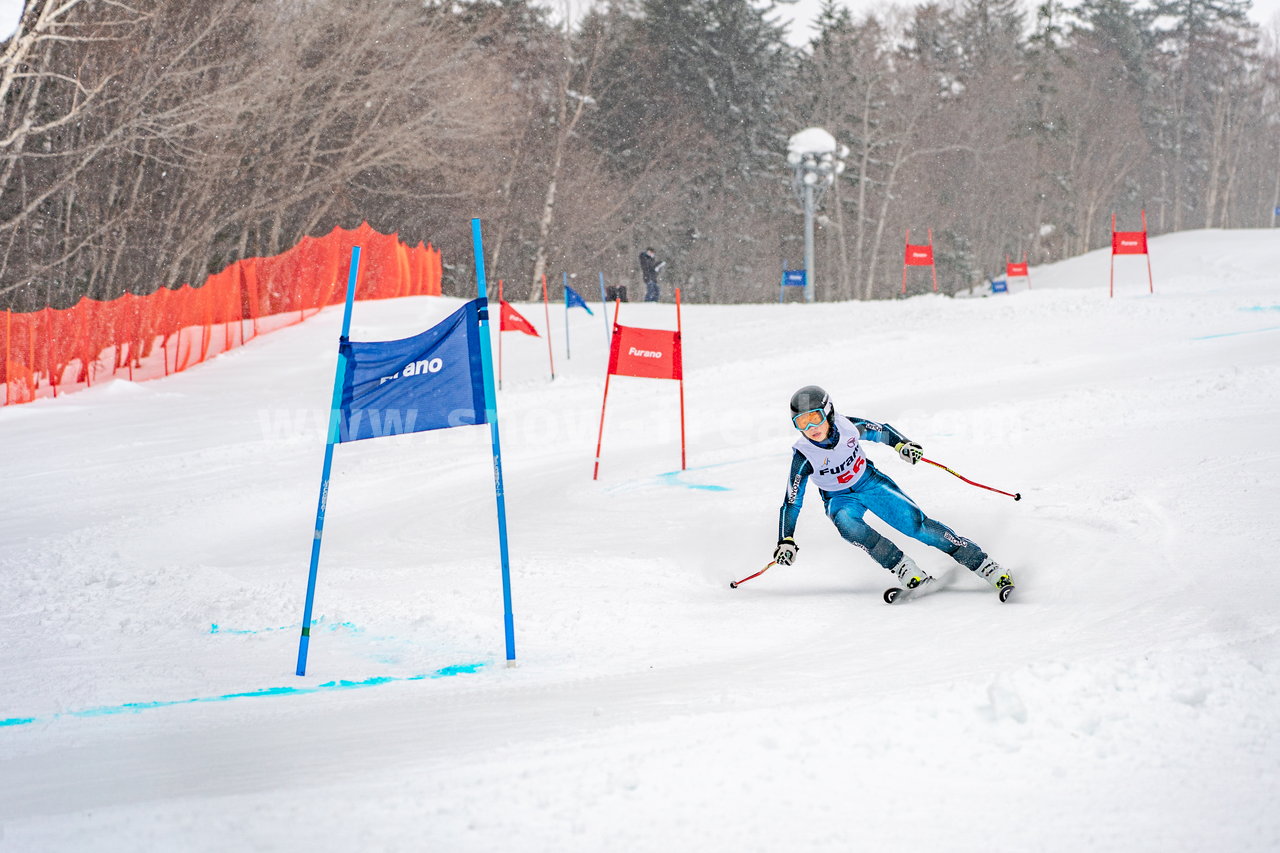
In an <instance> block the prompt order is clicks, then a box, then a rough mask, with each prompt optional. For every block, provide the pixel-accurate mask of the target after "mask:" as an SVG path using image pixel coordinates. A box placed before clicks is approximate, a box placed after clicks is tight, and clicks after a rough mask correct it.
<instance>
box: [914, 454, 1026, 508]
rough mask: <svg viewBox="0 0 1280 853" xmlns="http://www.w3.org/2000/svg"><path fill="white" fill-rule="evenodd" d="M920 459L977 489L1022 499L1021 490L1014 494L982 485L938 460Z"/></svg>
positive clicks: (1016, 499) (1018, 499)
mask: <svg viewBox="0 0 1280 853" xmlns="http://www.w3.org/2000/svg"><path fill="white" fill-rule="evenodd" d="M920 461H921V462H928V463H929V464H930V465H936V466H937V467H939V468H941V469H942V470H943V471H946V472H947V473H948V474H950V475H951V476H953V477H959V478H960V479H961V480H964V481H965V482H966V483H968V484H969V485H971V486H977V487H978V488H979V489H986V490H987V491H988V492H995V493H996V494H1000V495H1008V496H1009V497H1011V498H1013V499H1014V500H1015V501H1020V500H1022V492H1018V493H1017V494H1014V493H1013V492H1005V491H1001V490H1000V489H993V488H992V487H991V486H984V485H982V484H981V483H975V482H974V481H973V480H970V479H969V478H968V477H964V476H962V475H960V474H957V473H956V472H955V471H952V470H951V469H950V468H948V467H947V466H946V465H943V464H942V463H940V462H934V461H933V460H932V459H925V458H924V457H923V456H922V457H920Z"/></svg>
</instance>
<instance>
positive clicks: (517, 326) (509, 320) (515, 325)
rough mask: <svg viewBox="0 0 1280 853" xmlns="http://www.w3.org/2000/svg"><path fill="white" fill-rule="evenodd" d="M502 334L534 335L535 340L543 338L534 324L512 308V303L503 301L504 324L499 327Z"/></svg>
mask: <svg viewBox="0 0 1280 853" xmlns="http://www.w3.org/2000/svg"><path fill="white" fill-rule="evenodd" d="M498 331H501V332H524V333H525V334H526V335H533V336H534V337H535V338H538V337H541V335H539V334H538V330H537V329H535V328H534V327H533V324H532V323H530V322H529V321H528V320H526V319H525V318H524V317H521V316H520V312H519V311H517V310H516V309H514V308H512V307H511V303H510V302H508V301H507V300H505V299H503V300H502V322H501V324H500V325H499V327H498Z"/></svg>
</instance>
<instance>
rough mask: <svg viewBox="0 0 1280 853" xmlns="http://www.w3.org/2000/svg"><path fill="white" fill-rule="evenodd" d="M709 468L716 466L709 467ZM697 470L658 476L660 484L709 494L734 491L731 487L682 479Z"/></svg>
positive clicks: (672, 472) (691, 469) (692, 469)
mask: <svg viewBox="0 0 1280 853" xmlns="http://www.w3.org/2000/svg"><path fill="white" fill-rule="evenodd" d="M707 467H709V468H714V467H716V466H714V465H709V466H707ZM697 470H698V469H697V468H690V469H689V470H688V471H668V472H667V473H665V474H659V475H658V482H660V483H663V484H664V485H667V486H681V487H683V488H686V489H702V490H703V491H708V492H728V491H732V489H731V488H730V487H729V486H716V485H713V484H710V483H686V482H684V481H682V480H681V479H680V477H681V475H683V474H688V473H689V471H697Z"/></svg>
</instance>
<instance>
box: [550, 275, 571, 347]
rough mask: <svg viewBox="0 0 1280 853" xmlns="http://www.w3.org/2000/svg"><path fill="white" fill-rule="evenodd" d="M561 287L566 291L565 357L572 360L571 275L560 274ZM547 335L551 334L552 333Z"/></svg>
mask: <svg viewBox="0 0 1280 853" xmlns="http://www.w3.org/2000/svg"><path fill="white" fill-rule="evenodd" d="M560 287H561V289H562V290H564V357H565V358H566V359H568V358H571V357H572V356H570V355H569V274H568V273H567V272H562V273H560ZM547 334H551V333H550V331H548V332H547Z"/></svg>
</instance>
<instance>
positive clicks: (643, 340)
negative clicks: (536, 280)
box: [591, 287, 685, 480]
mask: <svg viewBox="0 0 1280 853" xmlns="http://www.w3.org/2000/svg"><path fill="white" fill-rule="evenodd" d="M620 304H621V303H620V302H618V301H617V300H615V301H614V303H613V341H612V343H611V345H610V347H609V369H608V370H607V371H605V374H604V398H603V399H602V400H601V401H600V434H599V435H598V436H597V437H596V464H595V470H594V471H593V472H592V474H591V479H593V480H595V479H598V478H599V476H600V447H601V444H602V442H603V441H604V410H605V406H606V404H608V402H609V377H611V376H640V377H644V378H648V379H674V380H676V381H677V382H678V383H679V384H680V470H681V471H683V470H685V434H684V365H683V360H684V356H683V353H682V352H681V346H680V340H681V336H682V334H683V327H682V325H681V322H680V288H678V287H677V288H676V330H675V331H674V332H673V331H670V330H668V329H638V328H636V327H634V326H619V325H618V309H619V307H620Z"/></svg>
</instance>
